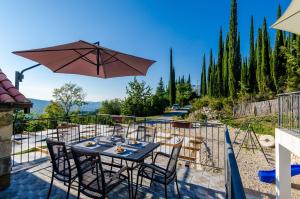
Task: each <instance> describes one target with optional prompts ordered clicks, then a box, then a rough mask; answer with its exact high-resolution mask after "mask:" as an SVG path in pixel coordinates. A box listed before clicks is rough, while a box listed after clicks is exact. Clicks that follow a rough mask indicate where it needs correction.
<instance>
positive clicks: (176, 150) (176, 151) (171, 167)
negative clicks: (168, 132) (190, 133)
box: [167, 138, 183, 175]
mask: <svg viewBox="0 0 300 199" xmlns="http://www.w3.org/2000/svg"><path fill="white" fill-rule="evenodd" d="M182 143H183V138H180V139H179V140H178V141H177V143H176V144H174V145H173V149H172V152H171V155H170V159H169V161H168V166H167V171H168V172H170V175H172V174H173V173H174V172H175V171H176V168H177V162H178V158H179V155H180V150H181V147H182Z"/></svg>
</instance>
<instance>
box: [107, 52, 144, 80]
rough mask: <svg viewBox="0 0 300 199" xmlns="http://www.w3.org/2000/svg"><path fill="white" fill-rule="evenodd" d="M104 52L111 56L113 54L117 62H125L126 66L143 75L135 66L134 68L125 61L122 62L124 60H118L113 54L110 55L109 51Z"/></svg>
mask: <svg viewBox="0 0 300 199" xmlns="http://www.w3.org/2000/svg"><path fill="white" fill-rule="evenodd" d="M106 53H107V54H109V55H111V56H113V57H114V58H115V59H117V60H118V61H119V62H122V63H123V64H125V65H127V66H128V67H130V68H132V69H133V70H135V71H137V72H138V73H140V74H142V75H144V73H142V72H141V71H139V70H138V69H136V68H134V67H132V66H130V65H129V64H127V63H126V62H124V61H122V60H120V59H119V58H117V57H115V55H112V54H110V53H109V52H106Z"/></svg>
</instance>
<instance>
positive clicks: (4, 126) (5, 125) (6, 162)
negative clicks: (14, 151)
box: [0, 110, 13, 191]
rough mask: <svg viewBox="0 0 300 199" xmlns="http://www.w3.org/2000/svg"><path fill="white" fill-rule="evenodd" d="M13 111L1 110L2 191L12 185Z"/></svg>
mask: <svg viewBox="0 0 300 199" xmlns="http://www.w3.org/2000/svg"><path fill="white" fill-rule="evenodd" d="M12 124H13V111H12V110H0V191H1V190H3V189H5V188H6V187H8V186H9V185H10V171H11V137H12V131H13V126H12Z"/></svg>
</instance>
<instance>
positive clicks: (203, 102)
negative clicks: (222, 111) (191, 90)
mask: <svg viewBox="0 0 300 199" xmlns="http://www.w3.org/2000/svg"><path fill="white" fill-rule="evenodd" d="M209 100H210V99H209V98H208V97H207V96H205V97H202V98H198V99H196V100H194V102H192V107H193V110H198V109H202V108H203V107H206V106H208V105H209Z"/></svg>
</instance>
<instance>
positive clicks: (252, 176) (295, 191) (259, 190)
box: [230, 129, 300, 198]
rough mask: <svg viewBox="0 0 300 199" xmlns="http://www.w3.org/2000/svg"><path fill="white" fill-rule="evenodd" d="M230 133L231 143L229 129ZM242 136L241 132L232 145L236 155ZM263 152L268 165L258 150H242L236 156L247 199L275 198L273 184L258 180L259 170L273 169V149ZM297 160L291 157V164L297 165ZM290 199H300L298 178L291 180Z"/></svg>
mask: <svg viewBox="0 0 300 199" xmlns="http://www.w3.org/2000/svg"><path fill="white" fill-rule="evenodd" d="M230 133H231V134H230V136H231V140H232V141H233V139H234V136H235V134H234V130H233V129H230ZM244 135H245V134H244V132H242V133H241V134H240V135H239V137H238V139H237V140H236V142H235V143H234V151H235V154H236V155H237V152H238V150H239V148H240V144H241V142H242V140H243V138H244ZM264 150H265V153H266V155H267V158H268V160H269V162H270V164H268V162H267V161H266V159H265V158H264V155H263V153H262V152H261V151H260V150H258V149H256V150H254V152H253V151H252V150H249V149H246V148H242V150H241V152H240V154H239V155H238V159H237V162H238V167H239V171H240V175H241V178H242V182H243V185H244V188H245V191H246V194H247V198H275V196H276V191H275V183H274V184H267V183H262V182H260V181H259V178H258V171H259V170H270V169H274V168H275V148H268V149H264ZM299 160H300V159H299V158H296V157H292V162H293V163H296V162H298V163H299V162H300V161H299ZM292 198H300V176H294V177H293V178H292Z"/></svg>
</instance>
